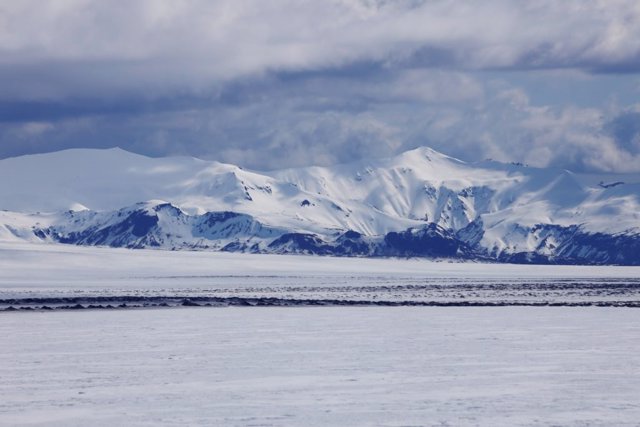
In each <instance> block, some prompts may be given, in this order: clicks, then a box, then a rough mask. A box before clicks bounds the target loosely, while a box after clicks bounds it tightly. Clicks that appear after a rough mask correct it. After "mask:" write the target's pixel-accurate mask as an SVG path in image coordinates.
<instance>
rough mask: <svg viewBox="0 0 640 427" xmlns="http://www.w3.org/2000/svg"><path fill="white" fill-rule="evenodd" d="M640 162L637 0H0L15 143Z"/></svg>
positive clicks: (258, 165) (269, 157) (6, 95)
mask: <svg viewBox="0 0 640 427" xmlns="http://www.w3.org/2000/svg"><path fill="white" fill-rule="evenodd" d="M116 146H118V147H121V148H124V149H126V150H129V151H133V152H136V153H140V154H145V155H149V156H173V155H189V156H195V157H200V158H205V159H212V160H218V161H222V162H229V163H235V164H238V165H241V166H243V167H247V168H252V169H258V170H269V169H277V168H285V167H299V166H306V165H331V164H336V163H342V162H349V161H353V160H359V159H363V158H373V157H386V156H392V155H395V154H397V153H400V152H402V151H406V150H409V149H412V148H415V147H418V146H430V147H433V148H434V149H436V150H439V151H442V152H444V153H446V154H449V155H452V156H455V157H458V158H461V159H463V160H467V161H476V160H482V159H486V158H492V159H495V160H499V161H505V162H523V163H527V164H529V165H532V166H541V167H546V166H551V167H560V168H567V169H571V170H575V171H606V172H638V171H640V2H638V1H637V0H563V1H557V0H528V1H518V0H483V1H477V0H269V1H264V0H126V1H125V0H113V1H103V0H50V1H49V0H20V1H9V0H5V1H1V0H0V158H6V157H12V156H18V155H23V154H32V153H40V152H49V151H56V150H61V149H66V148H79V147H84V148H109V147H116Z"/></svg>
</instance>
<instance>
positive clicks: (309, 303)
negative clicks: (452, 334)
mask: <svg viewBox="0 0 640 427" xmlns="http://www.w3.org/2000/svg"><path fill="white" fill-rule="evenodd" d="M0 305H4V306H5V307H3V308H0V311H28V310H31V311H47V310H100V309H110V310H113V309H135V308H177V307H344V306H350V307H354V306H355V307H630V308H640V301H576V302H569V301H560V302H549V301H531V302H527V301H495V302H492V301H366V300H338V299H287V298H271V297H264V298H241V297H226V298H223V297H188V298H186V297H142V298H141V297H133V296H122V297H106V296H105V297H93V298H83V297H72V298H25V299H9V300H0Z"/></svg>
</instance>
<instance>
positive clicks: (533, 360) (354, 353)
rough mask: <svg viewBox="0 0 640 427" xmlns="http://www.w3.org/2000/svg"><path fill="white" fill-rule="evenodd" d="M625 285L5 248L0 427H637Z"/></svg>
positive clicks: (482, 272) (635, 293) (635, 355)
mask: <svg viewBox="0 0 640 427" xmlns="http://www.w3.org/2000/svg"><path fill="white" fill-rule="evenodd" d="M638 278H640V269H639V268H637V267H579V266H521V265H509V264H480V263H461V262H448V261H440V262H433V261H428V260H424V259H370V258H365V259H363V258H331V257H318V256H288V255H250V254H236V253H224V252H189V251H176V252H171V251H164V250H128V249H111V248H96V247H77V246H69V245H59V244H25V243H2V244H0V310H2V311H0V336H2V337H3V341H2V344H3V345H2V346H1V347H0V378H1V379H2V381H0V425H2V426H38V425H41V426H86V425H91V426H113V425H127V426H157V425H169V426H171V425H173V426H183V425H225V426H291V425H299V426H324V425H349V426H378V425H380V426H406V425H411V426H418V425H419V426H478V425H480V426H552V425H562V426H576V427H577V426H587V425H588V426H638V425H639V422H638V420H639V419H640V400H639V399H638V396H640V340H638V337H639V336H640V317H639V316H638V314H637V313H638V312H637V310H635V309H633V308H626V307H625V308H623V307H620V305H626V306H638V305H639V303H640V283H638V282H639V280H638ZM122 301H126V307H128V308H136V309H131V310H124V309H110V310H96V309H91V308H98V307H103V308H104V307H107V308H108V307H114V308H117V307H119V306H120V305H119V304H120V303H121V302H122ZM207 301H208V303H207V304H208V305H213V306H216V307H213V306H212V307H185V305H205V302H207ZM225 301H226V302H225ZM354 301H355V302H358V304H360V303H362V305H368V306H358V305H357V304H356V303H354ZM185 302H188V303H189V304H185ZM469 302H470V303H473V304H478V305H483V306H482V307H441V306H429V307H424V306H423V307H410V306H405V307H393V306H384V307H381V306H375V305H377V304H380V303H384V304H395V303H397V304H401V305H410V304H416V303H424V304H444V305H451V304H453V305H461V304H465V303H469ZM161 303H162V304H163V306H165V307H174V308H172V309H160V308H155V307H154V306H159V305H161ZM513 304H520V305H542V306H543V307H522V306H508V305H513ZM549 304H551V305H553V304H557V305H564V306H563V307H547V306H545V305H549ZM238 305H291V306H290V307H238ZM313 305H321V306H313ZM487 305H488V306H487ZM492 305H493V306H492ZM495 305H501V306H500V307H496V306H495ZM502 305H507V306H502ZM568 305H574V306H568ZM575 305H613V306H618V308H614V307H593V306H591V307H587V306H575ZM312 306H313V307H312ZM45 307H46V309H45ZM9 308H11V309H12V310H17V311H7V310H8V309H9ZM65 308H66V309H65ZM71 308H73V309H74V310H71ZM77 308H84V310H76V309H77ZM27 309H28V310H27ZM51 309H59V310H53V311H51Z"/></svg>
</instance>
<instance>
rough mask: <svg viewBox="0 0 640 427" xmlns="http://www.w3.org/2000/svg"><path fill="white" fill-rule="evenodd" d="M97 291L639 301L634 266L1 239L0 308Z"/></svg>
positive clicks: (496, 300) (498, 300) (113, 293)
mask: <svg viewBox="0 0 640 427" xmlns="http://www.w3.org/2000/svg"><path fill="white" fill-rule="evenodd" d="M100 296H138V297H140V298H149V297H176V296H177V297H182V296H184V297H187V296H188V297H242V298H248V297H251V298H253V297H259V298H265V297H269V298H285V299H288V300H300V299H313V300H323V299H330V300H336V299H337V300H351V301H352V300H359V301H363V300H364V301H378V302H380V301H396V302H397V301H439V302H459V301H472V302H473V301H475V302H490V303H501V302H505V301H510V302H512V303H513V302H537V303H554V302H556V303H557V302H573V303H575V302H591V303H593V302H602V301H605V302H606V301H609V302H610V301H623V302H631V303H635V304H640V268H639V267H614V266H599V267H594V266H591V267H588V266H536V265H533V266H522V265H512V264H482V263H472V262H447V261H438V262H434V261H429V260H425V259H389V258H385V259H373V258H334V257H318V256H301V255H297V256H296V255H266V254H262V255H255V254H238V253H226V252H189V251H164V250H129V249H113V248H97V247H79V246H70V245H57V244H25V243H2V244H0V309H2V308H6V307H7V306H10V305H12V304H13V303H11V302H9V303H6V304H4V303H3V300H7V299H11V298H22V299H24V298H48V297H100Z"/></svg>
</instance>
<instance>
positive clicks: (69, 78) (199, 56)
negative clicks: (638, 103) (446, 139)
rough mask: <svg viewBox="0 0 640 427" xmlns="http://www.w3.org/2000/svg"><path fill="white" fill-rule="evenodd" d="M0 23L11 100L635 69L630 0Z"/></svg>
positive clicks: (132, 10)
mask: <svg viewBox="0 0 640 427" xmlns="http://www.w3.org/2000/svg"><path fill="white" fill-rule="evenodd" d="M0 19H1V20H2V22H3V25H2V26H0V28H1V29H2V30H0V54H1V55H0V58H1V59H0V64H1V67H2V71H3V73H2V74H3V75H4V76H5V77H6V76H7V75H9V74H10V75H13V79H10V80H9V81H8V82H7V83H4V84H2V86H1V88H0V89H1V91H2V93H3V94H4V96H10V97H22V96H26V97H57V96H80V95H86V94H99V95H101V96H105V95H108V94H109V93H113V91H142V92H145V93H153V94H157V93H164V92H166V91H189V92H192V91H198V90H202V89H203V88H208V87H210V85H213V84H216V83H220V82H228V81H232V80H237V79H239V78H244V77H247V76H253V77H255V76H260V75H263V74H265V73H270V72H284V71H289V72H298V71H309V70H322V69H335V68H341V67H344V66H347V65H349V64H354V63H357V62H359V61H368V62H372V63H379V64H382V65H383V66H388V67H392V66H398V64H400V65H402V64H410V65H413V66H420V67H449V68H458V69H467V70H468V69H509V68H514V69H531V68H533V69H538V68H579V69H584V70H589V71H598V72H618V71H634V72H637V71H639V70H640V4H639V3H638V2H637V1H635V0H606V1H605V0H567V1H563V2H557V1H551V0H535V1H530V2H513V1H508V0H489V1H486V2H477V1H470V0H461V1H451V0H431V1H402V0H401V1H376V2H374V1H364V0H363V1H355V0H349V1H347V0H343V1H338V0H333V1H320V2H319V1H315V0H306V1H305V0H273V1H268V2H265V1H262V0H217V1H204V0H137V1H133V2H127V4H126V6H125V5H123V4H122V3H119V2H104V1H100V0H60V1H44V2H43V1H41V0H22V1H19V2H3V3H2V5H0ZM43 77H46V78H43ZM3 80H4V79H3Z"/></svg>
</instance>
